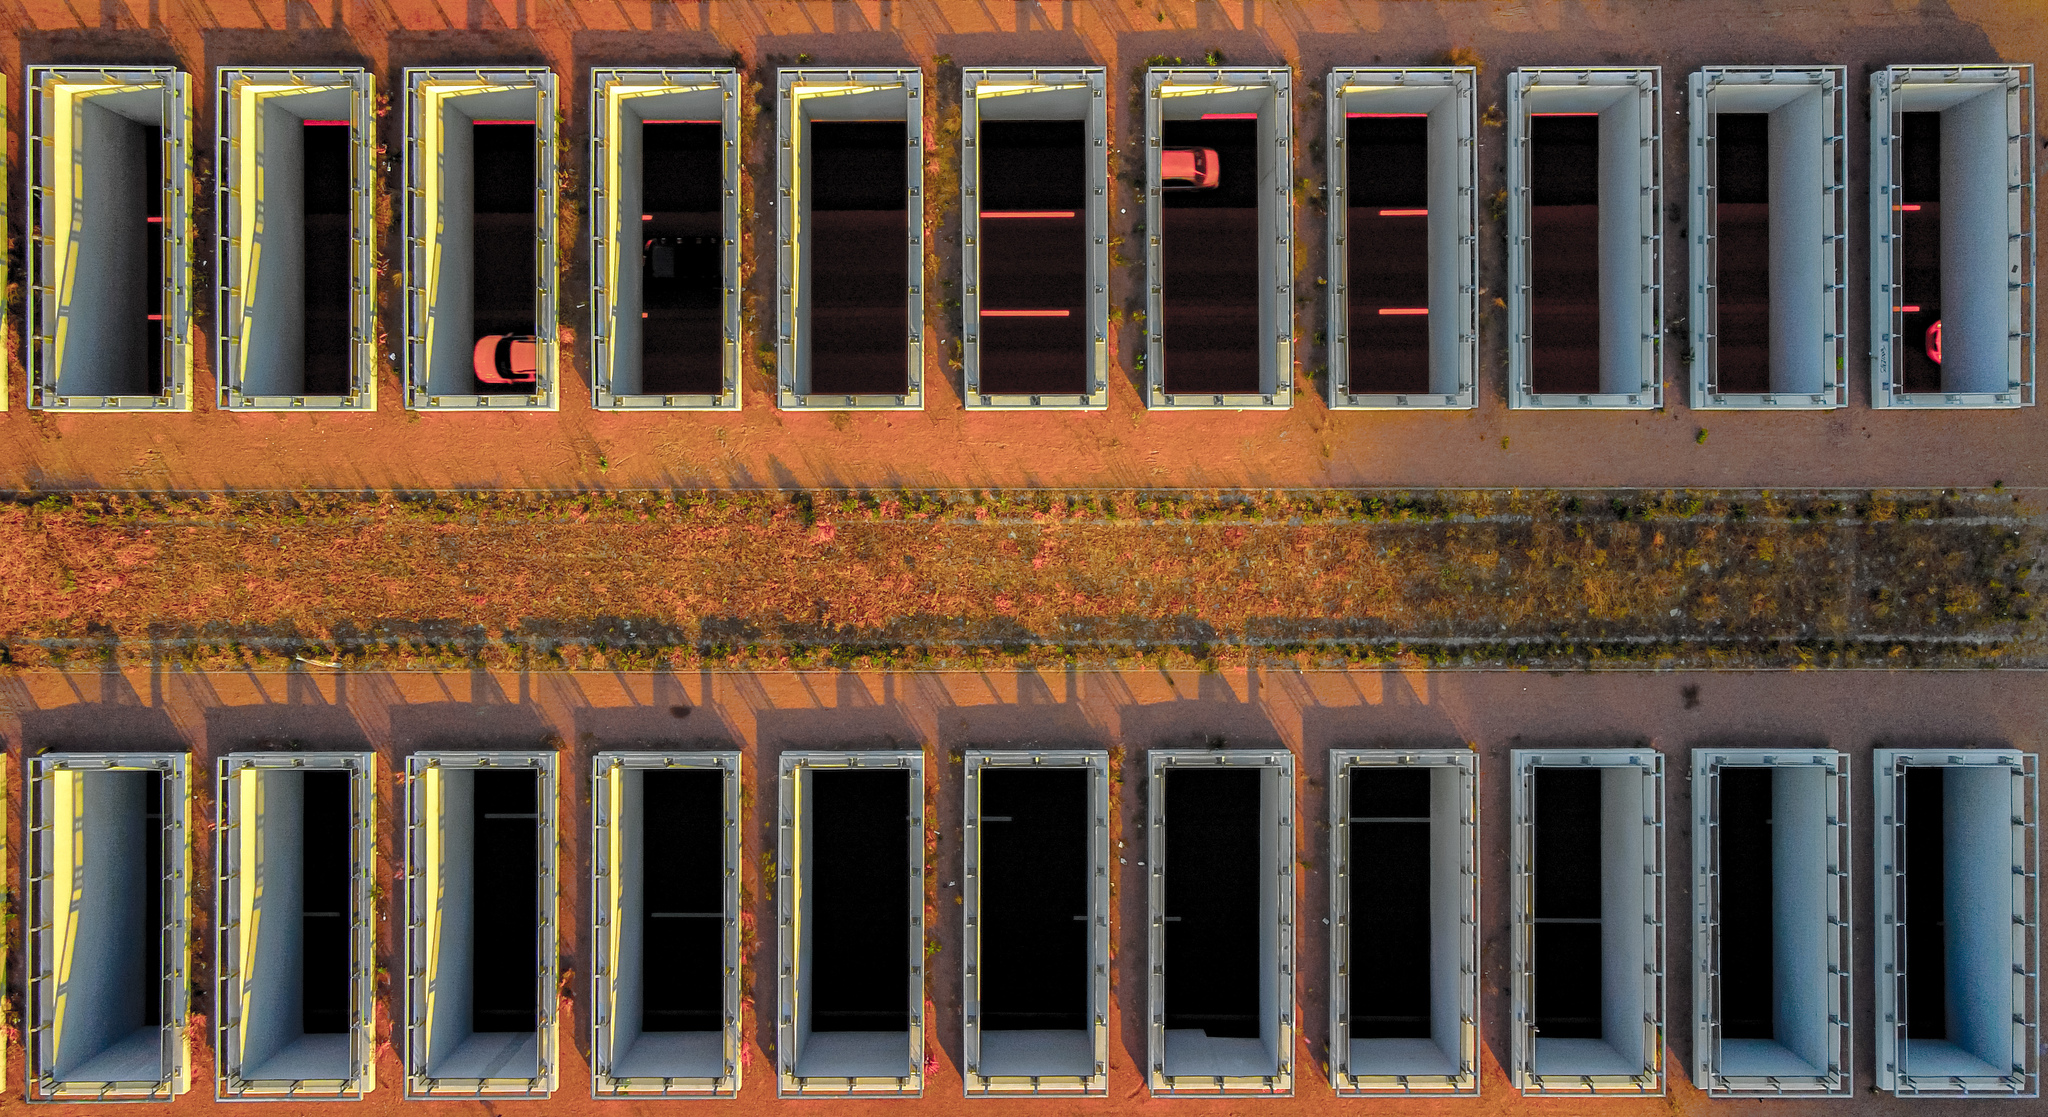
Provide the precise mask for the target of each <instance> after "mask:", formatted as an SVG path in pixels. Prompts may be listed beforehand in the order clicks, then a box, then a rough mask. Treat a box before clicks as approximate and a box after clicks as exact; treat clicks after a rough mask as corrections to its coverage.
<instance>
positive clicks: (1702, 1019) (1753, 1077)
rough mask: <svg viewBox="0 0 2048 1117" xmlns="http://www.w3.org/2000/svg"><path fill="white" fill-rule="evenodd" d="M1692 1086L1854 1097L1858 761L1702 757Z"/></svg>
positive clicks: (1696, 814)
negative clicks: (1853, 809)
mask: <svg viewBox="0 0 2048 1117" xmlns="http://www.w3.org/2000/svg"><path fill="white" fill-rule="evenodd" d="M1692 807H1693V831H1692V835H1693V837H1692V841H1693V878H1694V880H1693V907H1694V909H1695V918H1694V919H1693V960H1694V965H1693V1008H1694V1011H1693V1063H1694V1067H1695V1071H1694V1075H1693V1084H1694V1085H1696V1086H1698V1087H1699V1088H1700V1089H1702V1090H1705V1091H1706V1092H1707V1093H1709V1094H1712V1095H1715V1096H1719V1097H1780V1096H1785V1095H1795V1094H1797V1095H1832V1096H1846V1095H1848V1094H1849V1093H1850V1092H1851V1088H1852V1083H1851V1081H1850V1077H1849V1062H1850V1050H1851V1049H1850V1043H1849V1041H1850V1019H1851V1013H1850V1005H1851V1000H1852V997H1851V993H1850V987H1849V982H1850V978H1851V976H1852V968H1851V966H1850V964H1849V955H1850V945H1851V922H1850V906H1851V905H1850V901H1849V896H1850V879H1849V773H1848V762H1847V759H1846V758H1845V757H1843V756H1842V755H1841V754H1840V753H1837V752H1834V751H1833V750H1830V749H1801V748H1787V749H1695V750H1693V754H1692Z"/></svg>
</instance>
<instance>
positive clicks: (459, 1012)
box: [427, 129, 531, 1075]
mask: <svg viewBox="0 0 2048 1117" xmlns="http://www.w3.org/2000/svg"><path fill="white" fill-rule="evenodd" d="M465 131H467V129H465ZM434 824H435V825H438V826H440V827H441V852H442V859H441V864H440V865H439V866H437V867H436V868H437V869H438V871H439V873H440V874H441V879H440V880H439V881H432V882H429V884H428V887H429V894H431V890H432V889H433V888H434V886H435V885H438V886H439V889H440V893H441V901H440V902H441V916H440V920H441V927H440V929H441V934H440V938H439V939H437V940H436V941H434V942H430V943H428V944H427V949H429V950H432V951H433V952H434V956H435V965H434V985H433V989H432V992H433V996H434V1015H433V1019H432V1020H430V1021H429V1022H428V1027H429V1032H428V1036H429V1040H430V1042H429V1046H428V1048H427V1073H428V1074H429V1075H433V1074H435V1073H437V1070H436V1068H437V1067H438V1066H439V1065H440V1064H441V1062H442V1060H444V1059H446V1058H447V1057H448V1056H450V1055H453V1054H455V1052H456V1050H457V1049H458V1048H460V1047H461V1046H462V1043H463V1041H464V1040H467V1039H468V1038H469V1036H470V1005H471V1002H472V1000H473V999H474V996H475V988H474V987H473V985H472V981H471V975H470V958H471V957H472V956H473V951H474V949H475V925H476V903H475V898H476V773H475V772H474V771H471V770H466V769H461V768H442V769H441V817H440V818H439V819H437V820H434ZM514 976H515V978H516V979H518V980H531V979H530V978H527V977H525V976H524V975H514Z"/></svg>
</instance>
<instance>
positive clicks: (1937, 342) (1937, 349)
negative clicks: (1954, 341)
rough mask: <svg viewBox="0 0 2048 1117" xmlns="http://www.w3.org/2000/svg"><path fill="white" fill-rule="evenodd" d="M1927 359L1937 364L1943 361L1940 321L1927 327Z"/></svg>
mask: <svg viewBox="0 0 2048 1117" xmlns="http://www.w3.org/2000/svg"><path fill="white" fill-rule="evenodd" d="M1927 359H1928V360H1930V361H1933V362H1934V363H1935V364H1940V363H1941V323H1940V322H1939V321H1937V322H1935V323H1934V325H1932V326H1929V327H1927Z"/></svg>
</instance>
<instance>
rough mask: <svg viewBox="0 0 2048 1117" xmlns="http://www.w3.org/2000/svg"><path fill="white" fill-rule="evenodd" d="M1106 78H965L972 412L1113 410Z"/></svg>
mask: <svg viewBox="0 0 2048 1117" xmlns="http://www.w3.org/2000/svg"><path fill="white" fill-rule="evenodd" d="M1106 82H1107V75H1106V74H1105V73H1104V71H1103V70H1102V68H1101V67H1099V66H1082V67H1076V68H1073V69H1062V70H976V69H970V70H965V71H963V72H962V74H961V86H962V89H961V119H960V147H961V152H960V187H961V212H960V231H961V245H962V248H961V270H962V272H963V273H964V274H963V277H962V283H963V286H962V299H963V301H964V303H965V306H966V310H965V323H966V340H965V344H964V345H963V352H962V358H963V361H964V364H965V376H966V384H967V394H966V404H967V406H968V407H1106V406H1108V405H1109V372H1110V367H1109V366H1110V361H1109V290H1108V283H1109V247H1108V233H1109V205H1108V197H1107V191H1108V187H1109V158H1108V146H1107V140H1108V123H1107V119H1108V113H1107V111H1106V106H1105V105H1104V103H1103V102H1104V97H1105V91H1106Z"/></svg>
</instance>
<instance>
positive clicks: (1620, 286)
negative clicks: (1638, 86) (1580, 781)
mask: <svg viewBox="0 0 2048 1117" xmlns="http://www.w3.org/2000/svg"><path fill="white" fill-rule="evenodd" d="M1635 93H1636V91H1635V89H1634V87H1632V86H1630V87H1625V88H1624V89H1623V90H1622V91H1621V92H1620V93H1618V94H1617V95H1616V96H1615V97H1614V99H1613V100H1612V101H1610V102H1609V103H1607V104H1606V105H1604V106H1602V107H1601V109H1600V390H1601V391H1602V392H1605V393H1626V392H1639V391H1641V390H1642V385H1643V351H1642V345H1643V338H1642V335H1643V332H1644V329H1645V327H1646V325H1647V324H1646V323H1644V322H1643V321H1642V312H1641V309H1640V307H1641V301H1642V297H1643V255H1642V252H1643V246H1642V236H1643V231H1644V230H1643V229H1642V219H1641V216H1640V214H1641V207H1642V187H1643V185H1644V183H1643V181H1642V171H1641V167H1640V148H1641V146H1642V122H1641V120H1640V119H1639V118H1640V115H1641V114H1640V112H1639V111H1638V107H1637V104H1636V96H1635ZM1638 821H1639V822H1640V820H1638Z"/></svg>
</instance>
